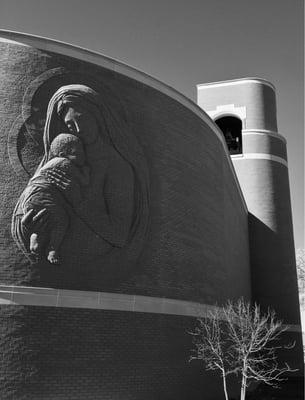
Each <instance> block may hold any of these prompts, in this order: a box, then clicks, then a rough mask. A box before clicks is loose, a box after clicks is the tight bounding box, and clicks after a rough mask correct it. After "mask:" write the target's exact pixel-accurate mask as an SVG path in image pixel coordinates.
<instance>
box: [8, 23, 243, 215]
mask: <svg viewBox="0 0 305 400" xmlns="http://www.w3.org/2000/svg"><path fill="white" fill-rule="evenodd" d="M1 41H2V42H6V43H13V44H18V45H21V46H28V47H34V48H38V49H41V50H46V51H51V52H54V53H58V54H62V55H66V56H69V57H74V58H76V59H79V60H83V61H86V62H91V63H93V64H96V65H99V66H101V67H104V68H107V69H109V70H112V71H115V72H118V73H120V74H122V75H124V76H127V77H129V78H132V79H135V80H137V81H138V82H142V83H143V84H145V85H148V86H150V87H152V88H154V89H156V90H158V91H159V92H161V93H163V94H165V95H167V96H169V97H171V98H172V99H174V100H176V101H178V102H179V103H180V104H182V105H183V106H185V107H186V108H188V109H189V110H191V111H192V112H193V113H194V114H195V115H197V116H198V117H199V118H201V119H202V120H203V121H204V122H205V123H206V124H207V125H208V127H209V128H210V129H211V130H212V132H213V133H214V134H215V135H216V136H217V137H218V139H219V140H220V142H221V144H222V146H223V148H224V152H225V154H226V157H227V160H228V162H229V167H230V169H231V171H232V173H233V177H234V179H235V182H236V186H237V188H238V191H239V193H240V196H241V200H242V203H243V205H244V209H245V210H246V211H247V210H248V209H247V205H246V202H245V199H244V196H243V193H242V191H241V188H240V184H239V181H238V178H237V176H236V173H235V170H234V167H233V164H232V162H231V159H230V155H229V152H228V149H227V145H226V142H225V139H224V137H223V134H222V133H221V131H220V130H219V129H218V128H217V125H216V124H215V123H214V122H213V121H212V119H211V118H210V117H209V116H208V115H207V113H206V112H204V111H203V109H202V108H201V107H199V106H198V105H197V104H196V103H194V102H193V101H192V100H190V99H189V98H188V97H186V96H184V95H183V94H182V93H179V92H178V91H177V90H176V89H174V88H172V87H170V86H169V85H166V84H165V83H162V82H160V81H159V80H158V79H156V78H153V77H152V76H150V75H147V74H146V73H144V72H142V71H139V70H137V69H135V68H133V67H131V66H129V65H127V64H124V63H122V62H120V61H117V60H115V59H112V58H109V57H107V56H105V55H103V54H100V53H97V52H93V51H90V50H88V49H85V48H82V47H78V46H73V45H70V44H67V43H64V42H60V41H56V40H51V39H47V38H44V37H41V36H35V35H28V34H24V33H20V32H13V31H8V30H2V29H0V42H1Z"/></svg>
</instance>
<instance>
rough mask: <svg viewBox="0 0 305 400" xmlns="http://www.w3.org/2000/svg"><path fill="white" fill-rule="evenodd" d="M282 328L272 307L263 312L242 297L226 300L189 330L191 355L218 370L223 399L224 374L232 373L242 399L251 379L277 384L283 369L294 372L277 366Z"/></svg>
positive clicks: (225, 383)
mask: <svg viewBox="0 0 305 400" xmlns="http://www.w3.org/2000/svg"><path fill="white" fill-rule="evenodd" d="M285 330H286V327H284V326H283V325H282V322H281V321H279V320H276V318H275V314H274V312H273V311H268V312H267V313H262V312H261V310H260V307H259V306H258V305H257V304H255V305H254V306H251V305H250V304H249V303H247V302H245V301H244V300H243V299H240V300H238V301H237V302H236V303H232V302H228V303H227V304H226V306H224V307H221V308H218V309H217V308H215V310H213V311H210V312H209V314H208V315H207V316H206V317H203V318H198V325H197V326H196V328H195V330H194V331H193V332H191V335H192V336H193V342H194V344H195V349H194V352H193V355H192V356H191V358H190V359H191V360H193V359H199V360H202V361H203V362H204V363H205V367H206V369H207V370H219V371H220V373H221V376H222V381H223V389H224V395H225V399H226V400H228V390H227V377H228V376H229V375H231V374H235V375H236V376H237V377H238V379H239V382H240V400H245V397H246V391H247V388H248V387H249V385H250V384H251V382H253V381H260V382H264V383H265V384H267V385H271V386H278V384H279V382H281V381H282V380H284V378H283V374H284V373H287V372H293V370H291V369H290V368H289V366H288V365H287V364H285V365H284V366H282V367H280V366H279V364H278V362H277V356H276V351H277V350H278V349H279V348H282V347H283V346H282V345H280V343H279V338H280V336H281V334H282V333H283V332H284V331H285ZM290 347H291V346H290ZM286 348H289V346H286Z"/></svg>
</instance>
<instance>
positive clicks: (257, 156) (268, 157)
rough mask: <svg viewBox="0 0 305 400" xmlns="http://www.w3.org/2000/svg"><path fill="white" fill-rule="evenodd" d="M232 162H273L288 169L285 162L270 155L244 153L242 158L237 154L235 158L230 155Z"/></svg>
mask: <svg viewBox="0 0 305 400" xmlns="http://www.w3.org/2000/svg"><path fill="white" fill-rule="evenodd" d="M231 158H232V160H234V161H239V160H250V159H251V160H255V159H256V160H270V161H275V162H278V163H280V164H283V165H285V167H288V163H287V161H286V160H285V159H284V158H282V157H278V156H272V155H271V154H266V153H244V154H243V155H242V156H241V155H240V154H238V155H237V156H234V155H232V156H231Z"/></svg>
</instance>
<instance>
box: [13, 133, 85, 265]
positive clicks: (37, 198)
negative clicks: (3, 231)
mask: <svg viewBox="0 0 305 400" xmlns="http://www.w3.org/2000/svg"><path fill="white" fill-rule="evenodd" d="M56 171H57V172H59V173H60V174H64V175H66V176H67V178H68V180H67V182H68V183H67V184H66V185H65V186H63V187H60V186H59V185H58V184H56V174H57V172H56ZM89 182H90V169H89V167H88V166H87V164H86V154H85V150H84V146H83V144H82V141H81V140H80V139H79V138H78V137H77V136H75V135H72V134H69V133H61V134H59V135H57V136H56V137H55V138H54V139H53V141H52V143H51V146H50V159H49V161H48V162H47V163H46V164H45V165H44V166H43V167H42V168H40V169H39V170H38V172H37V173H36V174H35V175H34V176H33V178H31V179H30V181H29V183H28V185H27V187H26V188H25V190H24V191H23V193H22V201H21V202H20V205H21V208H22V210H20V212H21V213H22V214H23V215H25V214H26V213H28V212H29V211H30V210H34V211H35V212H39V211H40V210H43V209H45V210H46V211H47V215H48V220H47V224H46V225H45V227H44V229H38V230H37V231H36V232H35V231H34V232H33V233H32V234H31V236H30V243H29V248H30V251H31V253H33V254H36V255H41V254H42V252H43V251H45V252H46V255H47V259H48V261H49V262H50V263H51V264H59V262H60V257H59V250H60V246H61V244H62V242H63V239H64V236H65V234H66V231H67V229H68V226H69V215H68V212H67V210H66V208H67V207H66V204H67V203H69V205H70V206H72V208H73V207H74V206H75V205H76V204H79V203H80V202H81V201H82V199H83V196H84V194H85V190H86V186H87V185H88V184H89Z"/></svg>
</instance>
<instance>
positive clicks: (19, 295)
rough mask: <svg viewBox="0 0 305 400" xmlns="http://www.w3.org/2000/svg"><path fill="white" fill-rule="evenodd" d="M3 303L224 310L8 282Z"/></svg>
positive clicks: (202, 313)
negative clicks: (10, 283)
mask: <svg viewBox="0 0 305 400" xmlns="http://www.w3.org/2000/svg"><path fill="white" fill-rule="evenodd" d="M0 305H27V306H40V307H66V308H86V309H100V310H116V311H129V312H145V313H153V314H169V315H181V316H184V317H208V316H209V314H210V312H213V311H216V310H217V311H219V314H220V318H221V314H222V313H221V308H220V307H217V306H213V305H209V304H202V303H195V302H191V301H184V300H176V299H167V298H164V297H149V296H138V295H129V294H122V293H108V292H86V291H82V290H66V289H51V288H43V287H29V286H6V285H0ZM287 328H288V329H287V330H289V331H291V332H301V327H300V326H299V325H287Z"/></svg>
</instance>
